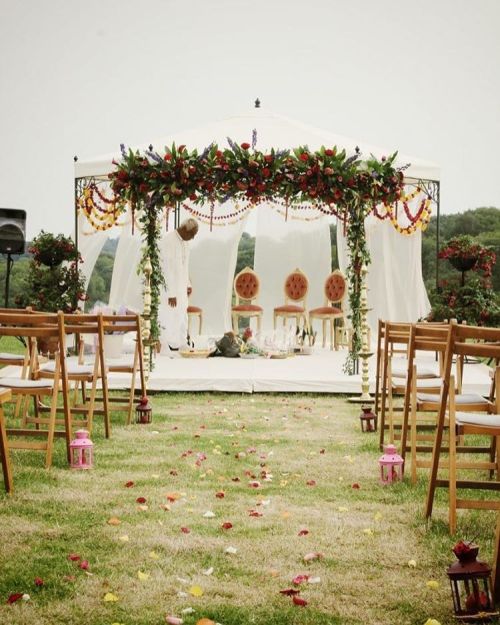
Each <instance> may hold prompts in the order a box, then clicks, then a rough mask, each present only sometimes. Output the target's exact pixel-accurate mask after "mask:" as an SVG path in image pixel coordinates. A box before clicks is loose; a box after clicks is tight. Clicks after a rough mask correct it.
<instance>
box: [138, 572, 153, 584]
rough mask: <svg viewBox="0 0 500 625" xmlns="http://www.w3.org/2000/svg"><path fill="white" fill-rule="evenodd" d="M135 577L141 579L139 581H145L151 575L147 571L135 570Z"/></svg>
mask: <svg viewBox="0 0 500 625" xmlns="http://www.w3.org/2000/svg"><path fill="white" fill-rule="evenodd" d="M137 577H138V578H139V579H140V580H141V582H145V581H146V580H148V579H149V578H150V577H151V576H150V574H149V573H143V572H142V571H137Z"/></svg>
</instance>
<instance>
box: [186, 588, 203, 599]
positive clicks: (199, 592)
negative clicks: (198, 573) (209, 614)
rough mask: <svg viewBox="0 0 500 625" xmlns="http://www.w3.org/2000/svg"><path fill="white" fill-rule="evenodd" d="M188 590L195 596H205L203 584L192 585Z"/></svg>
mask: <svg viewBox="0 0 500 625" xmlns="http://www.w3.org/2000/svg"><path fill="white" fill-rule="evenodd" d="M188 592H189V594H190V595H192V596H193V597H203V588H202V587H201V586H191V588H190V589H189V590H188Z"/></svg>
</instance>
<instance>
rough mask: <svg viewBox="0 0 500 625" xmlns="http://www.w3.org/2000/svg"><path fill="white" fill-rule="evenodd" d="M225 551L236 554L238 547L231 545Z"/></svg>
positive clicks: (232, 554)
mask: <svg viewBox="0 0 500 625" xmlns="http://www.w3.org/2000/svg"><path fill="white" fill-rule="evenodd" d="M224 553H228V554H229V555H231V556H234V555H236V554H237V553H238V550H237V549H236V547H231V546H229V547H226V548H225V549H224Z"/></svg>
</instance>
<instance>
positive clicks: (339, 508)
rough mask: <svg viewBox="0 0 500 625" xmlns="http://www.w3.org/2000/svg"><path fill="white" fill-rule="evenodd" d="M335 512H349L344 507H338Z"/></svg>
mask: <svg viewBox="0 0 500 625" xmlns="http://www.w3.org/2000/svg"><path fill="white" fill-rule="evenodd" d="M337 510H338V511H339V512H349V508H347V507H346V506H339V507H338V508H337Z"/></svg>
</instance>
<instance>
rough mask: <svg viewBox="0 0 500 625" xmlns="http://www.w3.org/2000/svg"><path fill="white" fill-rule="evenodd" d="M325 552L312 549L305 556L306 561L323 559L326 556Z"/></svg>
mask: <svg viewBox="0 0 500 625" xmlns="http://www.w3.org/2000/svg"><path fill="white" fill-rule="evenodd" d="M324 557H325V556H324V554H323V553H321V552H320V551H311V552H309V553H306V555H305V556H304V562H312V561H313V560H321V558H324Z"/></svg>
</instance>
